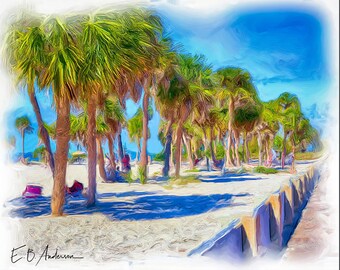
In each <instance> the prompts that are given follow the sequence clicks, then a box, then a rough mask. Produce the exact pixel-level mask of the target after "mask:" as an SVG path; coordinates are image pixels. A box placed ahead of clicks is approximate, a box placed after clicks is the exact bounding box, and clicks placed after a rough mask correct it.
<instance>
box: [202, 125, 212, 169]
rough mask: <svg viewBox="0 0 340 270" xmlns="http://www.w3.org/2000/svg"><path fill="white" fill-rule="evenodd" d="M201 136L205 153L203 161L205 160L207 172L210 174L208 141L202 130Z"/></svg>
mask: <svg viewBox="0 0 340 270" xmlns="http://www.w3.org/2000/svg"><path fill="white" fill-rule="evenodd" d="M203 134H204V151H205V159H206V164H207V171H208V172H210V171H211V167H210V162H209V156H208V155H207V153H208V149H209V141H208V138H207V135H206V133H205V130H204V129H203Z"/></svg>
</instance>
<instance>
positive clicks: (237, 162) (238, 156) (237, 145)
mask: <svg viewBox="0 0 340 270" xmlns="http://www.w3.org/2000/svg"><path fill="white" fill-rule="evenodd" d="M234 135H235V156H236V166H238V167H240V166H241V162H240V155H239V153H238V147H239V144H240V134H239V132H238V130H236V129H235V130H234Z"/></svg>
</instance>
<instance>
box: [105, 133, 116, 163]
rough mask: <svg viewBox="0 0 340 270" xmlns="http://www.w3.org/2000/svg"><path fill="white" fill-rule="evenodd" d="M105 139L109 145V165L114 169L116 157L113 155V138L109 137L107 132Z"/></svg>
mask: <svg viewBox="0 0 340 270" xmlns="http://www.w3.org/2000/svg"><path fill="white" fill-rule="evenodd" d="M107 141H108V145H109V152H110V164H111V167H112V168H113V169H114V170H116V166H117V165H116V157H115V153H114V151H113V139H112V137H111V135H110V134H109V135H108V136H107Z"/></svg>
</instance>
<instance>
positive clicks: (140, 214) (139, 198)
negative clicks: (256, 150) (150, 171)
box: [8, 191, 251, 220]
mask: <svg viewBox="0 0 340 270" xmlns="http://www.w3.org/2000/svg"><path fill="white" fill-rule="evenodd" d="M131 196H134V197H131ZM244 196H251V194H249V193H244V194H237V195H233V194H228V193H226V194H211V195H189V196H175V195H166V194H155V193H152V192H134V191H132V192H123V193H104V194H99V195H98V201H97V203H96V205H95V206H94V207H91V208H87V207H86V206H85V201H86V200H85V198H84V197H83V196H81V195H80V196H78V197H67V198H66V204H65V208H64V212H65V213H66V214H68V215H88V214H93V213H102V214H104V215H107V216H108V217H109V218H110V219H112V220H148V219H163V218H176V217H183V216H192V215H198V214H202V213H205V212H208V211H214V210H217V209H220V208H223V207H230V206H237V205H242V204H235V203H233V201H232V198H233V197H244ZM119 197H131V198H128V199H127V201H117V200H116V198H119ZM50 201H51V197H50V196H48V197H44V196H42V197H39V198H35V199H27V198H26V199H24V198H21V197H20V198H15V199H13V200H11V201H10V202H9V205H8V206H11V207H13V206H14V207H15V209H12V210H11V213H10V214H11V216H13V217H21V218H29V217H37V216H43V215H49V214H51V210H50Z"/></svg>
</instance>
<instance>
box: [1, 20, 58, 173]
mask: <svg viewBox="0 0 340 270" xmlns="http://www.w3.org/2000/svg"><path fill="white" fill-rule="evenodd" d="M45 39H46V37H45V33H44V31H43V28H42V26H41V19H40V18H38V17H36V16H34V15H27V14H25V15H24V16H23V18H22V19H20V20H19V21H17V22H16V23H14V24H12V25H11V26H10V29H9V31H8V34H7V39H6V54H5V55H6V58H7V59H6V60H7V61H6V62H7V63H8V65H9V68H10V69H11V70H12V71H13V72H14V73H15V75H16V78H17V82H18V83H20V84H22V85H26V86H27V93H28V96H29V99H30V102H31V104H32V106H33V110H34V113H35V117H36V119H37V122H38V132H39V135H40V137H41V139H42V142H43V143H44V145H45V147H46V151H47V155H48V157H47V159H48V164H49V167H50V168H51V171H52V174H53V175H54V157H53V154H52V150H51V142H50V137H49V134H48V132H47V130H46V128H45V126H44V121H43V119H42V116H41V111H40V107H39V104H38V101H37V98H36V95H35V82H36V79H37V78H38V76H39V74H40V73H41V71H42V68H43V67H44V61H45V57H46V51H45V46H46V40H45Z"/></svg>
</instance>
